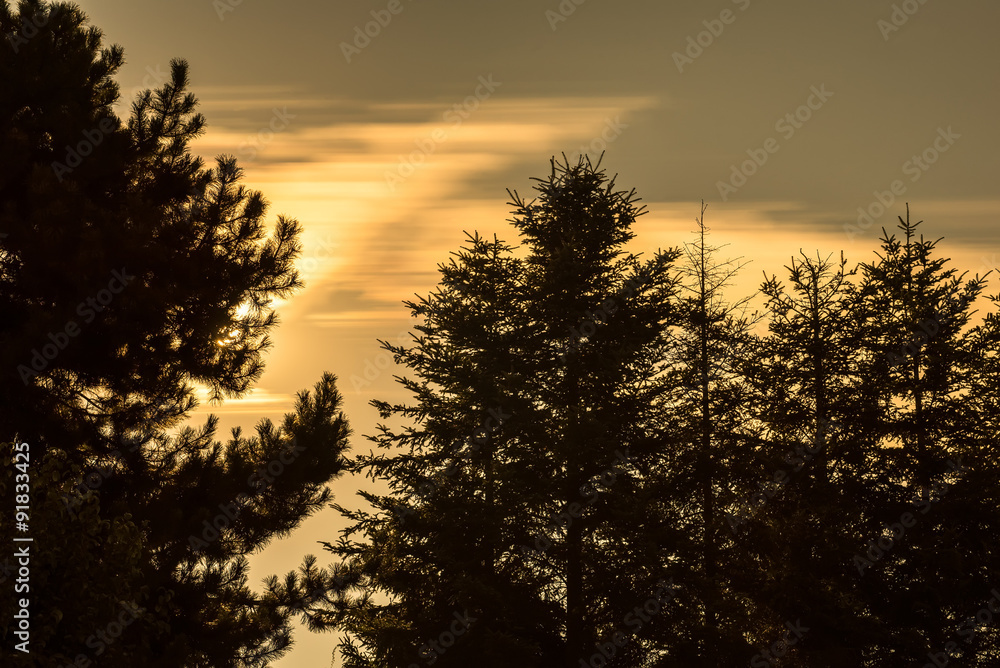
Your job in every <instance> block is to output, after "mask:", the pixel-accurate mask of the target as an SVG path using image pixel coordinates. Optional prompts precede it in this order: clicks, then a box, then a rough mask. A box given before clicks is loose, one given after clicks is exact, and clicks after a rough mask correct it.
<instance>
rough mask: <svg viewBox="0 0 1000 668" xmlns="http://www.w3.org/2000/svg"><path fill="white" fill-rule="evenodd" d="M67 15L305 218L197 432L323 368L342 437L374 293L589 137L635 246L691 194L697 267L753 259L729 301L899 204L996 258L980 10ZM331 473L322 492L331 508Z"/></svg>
mask: <svg viewBox="0 0 1000 668" xmlns="http://www.w3.org/2000/svg"><path fill="white" fill-rule="evenodd" d="M80 5H81V7H82V8H83V10H84V11H85V12H87V13H88V15H89V16H90V17H91V19H92V21H93V22H94V24H95V25H97V26H99V27H100V28H101V29H102V30H103V31H104V32H105V37H106V39H107V41H109V42H113V43H117V44H120V45H122V46H123V47H124V48H125V52H126V58H127V59H128V64H127V65H126V67H125V68H124V69H123V71H122V72H121V75H120V77H119V81H120V83H121V87H122V92H123V95H124V96H125V98H126V99H129V98H131V97H132V96H133V95H134V93H135V92H136V91H138V90H141V89H142V88H143V87H150V86H155V85H157V84H159V83H162V80H164V79H163V77H164V75H165V74H166V73H167V72H169V61H170V59H171V58H175V57H181V58H185V59H187V60H188V62H189V64H190V68H191V77H192V89H193V91H194V92H195V93H196V94H197V96H198V97H199V99H200V100H201V111H202V112H203V113H204V114H205V115H206V116H207V119H208V123H209V130H208V132H207V134H206V135H205V136H204V137H203V138H202V139H200V140H199V141H198V143H197V144H196V150H197V151H198V152H199V153H200V154H201V155H203V156H205V157H206V159H208V160H212V159H213V158H214V156H216V155H218V154H220V153H228V154H233V155H236V156H237V158H239V159H240V162H241V163H242V165H243V166H244V167H245V170H246V181H247V183H248V184H249V185H250V186H251V187H254V188H256V189H259V190H261V191H262V192H263V193H264V195H265V196H266V197H267V198H268V200H269V201H270V202H271V204H272V208H271V216H272V217H274V218H276V216H277V215H278V214H284V215H287V216H289V217H293V218H296V219H298V220H299V221H300V222H301V223H302V225H303V226H304V228H305V237H304V244H305V251H304V254H303V257H302V259H301V260H300V262H299V267H300V269H301V271H302V273H303V276H304V278H305V280H306V283H307V286H306V288H305V289H304V290H303V291H301V292H300V293H298V294H297V295H296V296H295V297H293V298H292V299H290V300H289V301H287V302H285V303H282V304H280V306H279V313H280V315H281V318H282V324H281V326H280V328H279V329H278V331H277V332H276V333H275V335H274V337H273V339H274V347H273V348H272V351H271V353H270V355H269V357H268V360H267V361H268V369H267V371H266V372H265V374H264V376H263V378H262V379H261V381H260V383H259V384H258V386H257V388H256V389H255V390H254V391H253V392H252V393H251V394H250V395H249V396H248V397H246V398H244V399H242V400H240V401H229V402H226V403H225V404H223V405H220V406H207V405H203V406H202V407H201V409H200V411H199V415H198V416H197V417H198V419H203V417H204V415H205V414H206V413H207V412H213V413H215V414H217V415H220V416H221V418H222V427H223V430H224V431H228V429H229V428H230V427H232V426H235V425H242V426H244V427H245V428H250V427H252V425H253V424H254V423H255V422H256V421H257V420H258V419H260V418H261V417H270V418H272V419H275V420H276V419H278V418H280V416H281V415H282V413H283V412H285V411H286V410H289V409H290V407H291V404H292V401H293V398H294V395H295V393H296V392H298V391H299V390H302V389H306V388H311V387H312V385H313V383H315V382H316V381H317V380H318V379H319V378H320V376H321V374H322V372H323V371H332V372H334V373H335V374H337V375H338V377H339V379H340V388H341V390H342V391H343V393H344V394H345V396H346V406H345V408H346V412H347V414H348V417H349V418H350V420H351V423H352V426H353V428H354V431H355V436H354V438H353V439H352V444H353V446H354V448H355V449H357V450H366V449H367V448H368V444H367V442H366V441H365V440H364V438H363V434H369V433H373V432H374V428H375V423H376V414H375V411H374V410H373V409H372V408H371V407H369V406H368V405H367V402H368V401H369V400H371V399H373V398H379V399H396V400H400V399H403V398H404V397H403V396H402V395H400V394H399V393H398V391H397V390H396V387H395V386H394V383H393V382H392V373H393V370H392V368H391V367H390V368H381V367H384V366H385V361H386V359H387V358H386V357H385V356H384V355H383V354H382V353H381V352H380V349H379V347H378V344H377V343H376V341H375V339H376V338H382V339H388V340H390V341H397V340H400V339H401V338H404V337H405V336H406V332H407V331H408V330H409V328H410V325H411V320H410V318H409V314H408V311H407V310H406V309H405V308H404V307H403V306H402V304H401V301H402V300H403V299H407V298H409V297H412V295H413V294H414V293H418V294H426V293H427V292H429V291H430V290H431V289H432V288H433V287H434V285H435V283H436V281H437V276H436V266H437V264H438V263H440V262H443V261H445V260H447V258H448V254H449V252H451V251H453V250H456V249H457V248H458V247H459V246H460V245H461V244H462V242H463V240H464V231H470V232H471V231H474V230H478V231H479V232H480V233H482V234H484V235H492V234H493V233H496V234H497V235H498V236H500V237H501V238H503V239H506V240H507V241H510V242H516V241H517V239H516V236H515V234H514V233H513V228H512V227H511V226H510V225H509V224H508V223H507V222H506V219H507V218H508V217H509V213H510V208H511V207H510V206H508V205H507V204H506V203H507V201H508V199H509V198H508V196H507V193H506V192H505V189H506V188H511V189H516V190H518V191H520V192H521V193H523V194H527V193H529V192H530V189H531V181H530V178H531V177H533V176H544V175H545V174H546V172H547V170H548V160H549V157H550V156H552V155H558V154H559V153H562V152H565V153H567V154H568V155H569V156H570V158H571V159H572V158H573V157H574V156H576V155H578V154H580V153H581V152H582V151H591V152H593V153H594V154H595V155H596V154H597V153H599V152H600V151H601V150H604V149H606V150H607V154H606V157H605V159H604V165H605V166H606V167H607V169H608V170H609V171H610V172H611V173H617V174H619V177H618V184H619V185H620V186H622V187H623V188H625V189H629V188H632V187H635V188H636V189H637V191H638V194H639V195H640V196H641V197H642V198H643V200H644V203H645V204H646V206H647V208H648V210H649V214H648V215H646V216H644V217H642V218H640V219H639V222H638V223H637V224H636V226H635V231H636V232H637V238H636V239H635V241H634V242H633V247H634V249H635V250H644V251H647V252H648V251H653V250H655V249H657V248H664V247H668V246H678V245H680V244H683V243H684V242H687V241H691V240H692V234H691V232H692V231H693V229H694V218H695V216H696V215H697V214H698V211H699V203H700V201H701V200H702V199H704V200H705V201H706V203H708V205H709V209H708V213H707V214H706V222H707V224H708V225H709V227H710V228H711V230H712V235H713V236H712V241H713V242H714V243H716V244H729V245H728V246H727V247H726V248H725V249H724V250H723V251H722V256H723V257H736V256H742V257H743V258H744V260H751V261H752V262H751V264H750V265H748V266H747V267H746V268H745V269H744V270H743V271H742V273H741V274H740V278H739V281H738V282H737V284H736V285H735V286H734V289H733V292H732V296H733V298H734V299H735V298H739V297H741V296H743V295H745V294H749V293H750V292H753V290H754V289H755V288H756V287H757V286H758V285H759V283H760V279H761V277H762V272H768V273H778V274H779V277H780V276H781V275H782V265H784V264H787V263H788V261H789V258H790V256H792V255H793V254H796V253H797V252H798V251H799V249H800V248H801V249H802V250H804V251H805V252H807V253H810V254H814V253H815V252H816V251H820V253H821V254H822V255H826V254H829V253H833V254H835V255H836V254H837V253H839V251H841V250H844V251H845V253H846V255H847V259H848V260H849V261H850V262H851V263H854V262H860V261H869V260H871V259H872V257H873V256H872V252H873V251H874V250H875V249H876V248H877V238H878V236H879V229H880V228H881V226H883V225H885V226H892V225H894V224H895V220H896V216H897V215H901V214H902V215H905V208H904V202H907V201H908V202H909V203H910V207H911V211H912V212H913V216H914V217H915V218H916V219H922V220H924V221H926V222H925V224H924V226H923V228H922V229H923V231H924V233H925V234H926V235H927V236H929V237H934V238H937V237H942V236H943V237H945V240H944V241H943V242H942V244H941V246H940V248H941V251H942V253H943V254H945V255H947V256H950V257H952V258H953V259H954V260H955V264H956V266H958V267H959V268H960V269H968V270H970V272H971V273H975V272H977V271H978V272H980V273H984V272H985V271H987V270H988V269H992V268H994V267H995V266H998V265H1000V260H998V257H1000V229H998V227H997V225H996V221H997V220H998V217H1000V194H998V192H997V187H996V183H995V177H996V174H997V173H998V169H997V167H998V155H1000V152H998V149H1000V128H998V126H997V123H996V109H997V107H998V102H1000V94H998V86H997V84H998V80H997V65H998V63H1000V42H998V41H997V40H996V37H995V30H996V26H997V25H1000V4H998V3H996V2H995V0H967V1H966V2H962V3H955V2H952V3H946V2H944V0H923V2H921V1H920V0H906V1H905V2H893V1H889V0H874V1H873V0H841V1H839V2H817V1H815V0H814V1H812V2H803V1H802V0H771V1H770V2H763V0H717V1H715V2H695V1H694V0H676V1H674V2H669V3H666V2H662V0H661V1H658V2H653V1H652V0H618V1H617V2H611V0H586V1H584V0H575V1H574V0H562V2H560V1H559V0H539V1H537V2H536V1H530V0H509V1H505V2H498V1H496V0H494V1H492V2H491V1H487V0H462V1H459V0H437V1H434V0H393V1H390V0H373V1H371V2H361V1H360V0H341V1H339V2H335V3H320V2H298V3H279V2H275V1H273V0H271V1H267V0H215V1H214V2H213V0H172V1H170V2H167V1H166V0H145V1H144V2H136V3H127V4H126V3H122V2H120V1H117V2H111V1H109V0H84V1H83V2H81V3H80ZM570 10H572V11H570ZM393 11H395V13H393ZM372 12H374V14H372ZM379 20H381V24H380V23H378V21H379ZM373 21H375V22H376V23H372V22H373ZM366 28H367V29H368V31H369V33H370V35H374V36H365V37H361V36H359V34H361V35H363V33H364V31H365V29H366ZM366 38H367V41H366ZM747 161H750V162H747ZM734 173H735V174H736V175H735V176H734ZM722 184H727V185H722ZM893 190H895V192H893ZM879 200H882V202H885V203H888V206H887V207H882V205H881V204H879ZM859 208H861V209H862V210H863V211H864V210H867V211H868V212H869V213H870V214H871V216H872V219H871V222H870V223H867V222H866V228H865V229H862V228H861V227H860V226H858V223H857V221H858V218H859ZM880 209H881V210H880ZM851 226H854V227H853V228H852V227H851ZM991 285H992V287H991V291H992V292H994V293H995V292H996V291H997V288H996V285H997V282H996V281H994V282H993V283H992V284H991ZM366 370H367V373H368V379H370V382H368V380H367V379H366V378H365V374H366ZM352 379H353V381H354V382H352ZM363 380H364V381H365V382H364V383H363V382H361V381H363ZM356 485H357V482H356V481H353V480H343V481H341V482H339V483H338V484H337V485H336V486H335V491H336V494H337V498H338V501H340V502H342V503H345V505H352V504H353V498H352V494H353V491H354V489H355V488H356ZM340 526H341V523H340V522H339V518H338V517H337V515H336V514H335V513H334V512H333V511H326V512H323V513H321V514H319V515H317V516H315V517H313V518H311V519H310V520H308V521H307V522H305V523H304V524H303V526H302V527H301V528H300V529H299V530H298V531H296V532H295V533H294V534H293V535H292V536H291V537H289V538H287V539H285V540H283V541H280V542H278V543H275V544H273V545H271V546H268V547H267V548H266V549H265V550H264V551H263V552H262V553H260V554H259V555H256V556H255V557H254V558H253V559H252V560H251V564H252V569H253V570H252V574H253V576H254V577H263V576H265V575H267V574H270V573H278V574H282V573H284V572H286V571H288V570H291V569H293V568H295V567H296V566H297V565H298V564H299V563H300V562H301V557H302V555H304V554H305V553H307V552H312V553H316V554H318V555H319V554H321V551H320V549H319V547H318V545H317V544H316V541H318V540H332V539H334V538H335V537H336V535H335V534H336V530H337V529H338V528H339V527H340ZM321 561H325V560H324V559H322V558H321ZM295 641H296V646H295V648H294V649H293V651H292V652H291V653H290V654H289V655H288V656H287V657H286V658H285V659H283V660H282V661H280V662H278V663H277V664H276V665H278V666H281V667H283V668H287V667H289V666H327V665H337V664H335V663H334V664H331V663H330V661H331V653H332V651H333V648H334V644H335V639H334V636H332V635H316V634H311V633H308V632H307V631H305V630H304V629H300V630H299V631H298V632H297V634H296V636H295ZM415 660H416V653H415Z"/></svg>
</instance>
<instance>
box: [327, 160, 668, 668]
mask: <svg viewBox="0 0 1000 668" xmlns="http://www.w3.org/2000/svg"><path fill="white" fill-rule="evenodd" d="M538 181H539V183H538V185H537V186H536V189H537V190H538V191H539V193H540V197H539V199H538V200H537V201H532V202H526V201H524V200H523V199H522V198H521V197H519V196H518V195H517V194H516V193H512V194H511V196H512V198H513V201H512V205H513V206H514V207H515V212H514V219H513V221H512V222H513V223H514V226H515V228H516V229H517V230H518V231H519V232H520V233H521V235H522V237H523V238H524V240H525V244H526V246H527V255H526V256H524V257H523V258H518V257H516V256H515V255H514V254H513V250H514V249H512V248H511V247H509V246H508V245H506V244H504V243H503V242H501V241H498V240H496V239H494V240H493V241H486V240H484V239H482V238H481V237H478V236H471V237H470V238H469V242H468V245H467V246H466V247H464V248H463V249H462V250H461V251H460V252H459V253H457V254H456V257H455V258H454V259H453V260H452V261H451V262H450V263H449V264H447V265H443V266H441V274H442V280H441V284H440V286H439V288H438V290H437V291H436V292H434V293H432V295H430V296H428V297H426V298H422V299H421V300H420V301H419V302H410V303H408V304H407V305H408V307H409V308H410V310H411V311H412V312H413V313H414V315H416V316H422V317H423V318H424V322H423V323H422V324H420V325H417V326H416V330H417V332H418V334H416V335H415V338H414V343H413V345H412V346H393V345H390V344H388V343H383V346H384V347H385V348H386V349H387V350H390V351H392V352H393V353H394V354H395V355H396V357H397V360H399V361H401V362H402V363H403V364H405V365H406V366H407V367H408V368H409V369H410V370H412V371H413V372H414V373H415V374H416V377H415V378H409V377H407V378H401V379H400V382H401V383H402V384H403V385H404V386H405V387H406V388H407V389H408V390H410V391H411V392H413V394H414V395H415V398H416V403H415V404H414V405H398V406H397V405H389V404H386V403H384V402H373V403H374V405H375V406H377V407H378V408H379V410H380V412H381V414H382V417H383V418H389V417H392V416H397V417H401V418H405V419H406V421H407V422H412V424H411V425H410V426H407V427H405V428H403V429H401V430H393V429H390V428H389V427H387V426H383V427H381V428H380V433H379V434H378V435H376V436H373V437H371V439H372V440H373V441H374V442H376V443H377V444H378V445H379V446H380V448H382V449H385V450H388V451H389V452H388V453H385V454H383V453H379V454H377V455H376V454H372V455H369V456H361V457H358V458H357V460H356V461H355V464H354V466H355V469H356V470H357V471H358V472H362V471H363V472H365V473H366V474H367V475H370V476H372V477H374V478H378V479H383V480H385V481H386V482H387V484H388V485H389V486H390V488H391V490H392V493H391V494H389V495H385V496H376V495H372V494H364V496H365V498H366V499H367V500H368V501H369V502H370V503H371V505H372V506H373V510H372V511H359V512H350V511H348V510H347V509H343V508H342V509H341V510H342V512H344V513H345V515H347V516H348V517H349V518H350V519H351V520H353V521H354V524H353V525H352V526H351V527H350V528H349V529H348V530H346V531H345V533H344V535H343V536H342V538H341V540H340V542H338V543H336V544H329V543H328V544H327V546H328V548H329V549H330V550H331V551H332V552H333V553H334V554H336V555H338V556H340V557H342V558H343V559H344V564H343V568H344V569H345V570H347V571H349V572H350V573H351V583H350V586H349V587H347V589H348V590H349V591H350V593H351V595H350V596H345V597H343V598H342V599H341V600H339V601H337V604H336V605H332V606H328V607H327V608H326V609H325V610H317V611H315V613H314V614H313V620H314V623H315V624H316V625H317V626H324V625H334V624H335V625H340V626H341V628H344V629H345V630H347V631H348V633H349V638H348V640H347V641H346V642H345V643H344V644H343V645H342V651H343V654H344V656H345V660H346V664H345V665H349V666H374V665H409V664H410V663H419V661H420V660H421V659H425V660H431V659H433V660H434V661H435V662H439V663H440V665H456V666H457V665H468V662H469V661H471V660H475V661H476V662H477V663H479V664H482V663H486V664H487V665H491V666H505V665H511V664H512V663H515V664H517V665H525V666H552V665H560V666H574V667H575V666H578V665H579V664H580V662H581V661H586V660H589V659H590V657H591V656H592V655H593V654H594V653H595V651H596V650H595V645H596V644H600V643H607V642H609V640H610V638H611V637H613V636H614V634H616V633H619V634H621V633H622V632H623V631H624V630H625V629H624V628H623V625H622V619H623V617H625V616H626V614H627V613H628V611H630V610H631V609H632V608H634V607H635V605H636V604H637V603H639V604H642V603H643V602H644V601H645V600H646V599H648V598H649V597H650V595H651V592H653V591H655V590H657V589H659V590H661V594H663V595H665V592H666V590H665V589H664V587H663V585H661V584H658V582H657V581H658V580H659V579H660V577H661V575H662V574H661V573H660V572H659V569H658V564H656V563H649V562H648V561H647V560H646V559H645V558H644V557H645V556H646V555H648V553H649V551H650V548H651V544H650V541H649V539H648V537H647V535H646V533H645V532H644V531H643V530H642V528H643V526H644V525H645V523H647V522H648V521H649V519H650V518H649V514H650V512H651V509H652V507H653V504H652V500H647V502H646V503H636V502H635V496H636V495H641V494H646V496H647V497H648V493H645V492H643V491H642V489H643V486H644V485H645V480H646V479H647V478H648V476H649V475H651V470H652V468H653V465H654V463H655V458H656V454H657V448H658V447H659V445H660V444H661V443H662V439H661V438H660V432H659V426H658V421H657V419H656V418H657V415H656V412H657V408H656V407H657V403H658V401H659V400H658V396H659V395H660V394H661V393H662V386H661V385H660V384H658V383H657V382H656V377H657V375H658V374H659V372H660V369H659V368H658V364H657V360H659V359H660V358H661V357H662V354H663V350H664V349H665V345H666V339H665V337H664V336H663V333H662V326H663V325H664V324H665V323H668V322H670V319H671V318H672V317H673V315H672V309H673V308H674V306H673V300H672V299H671V298H670V296H671V294H672V292H673V290H674V289H675V282H676V279H675V277H674V276H673V274H672V272H671V271H670V266H671V263H672V262H673V260H674V259H675V258H676V256H677V254H678V252H677V251H664V252H662V253H659V254H658V255H657V256H656V257H655V258H653V259H652V260H650V261H648V262H641V261H640V260H639V259H638V258H637V257H635V256H633V255H626V254H624V253H623V251H622V249H621V246H622V245H623V244H624V243H625V242H627V241H628V240H629V239H630V238H631V237H632V233H631V231H630V230H629V227H630V225H631V223H632V221H633V220H634V219H635V217H636V216H638V215H640V214H641V209H639V208H638V207H637V206H636V205H635V197H634V193H631V192H620V191H616V190H615V189H614V182H613V180H611V181H609V180H608V178H607V176H606V175H605V174H604V173H603V172H602V171H599V168H598V166H596V165H592V164H591V163H590V162H589V161H581V162H580V163H578V164H575V165H570V164H569V163H568V162H566V163H556V162H555V161H553V164H552V171H551V173H550V175H549V176H548V178H546V179H539V180H538ZM390 454H391V455H392V456H390ZM355 535H357V536H359V537H358V538H355ZM633 567H634V568H633ZM384 595H385V596H388V601H383V599H382V598H381V597H382V596H384ZM456 614H458V615H460V616H462V617H463V619H465V618H466V617H465V616H468V618H474V619H475V622H474V624H473V625H472V626H471V627H470V628H469V629H467V630H463V633H462V634H461V635H460V637H459V634H457V633H456V634H455V635H456V637H453V638H452V637H448V636H444V635H442V634H444V633H446V632H448V631H449V624H450V622H452V621H453V620H454V619H455V615H456ZM648 632H649V629H648V628H647V629H646V632H645V634H646V635H648ZM643 637H644V634H641V633H640V634H636V637H634V638H631V639H630V640H629V642H628V643H627V644H626V645H625V646H624V647H623V648H621V649H616V652H617V653H618V655H619V657H620V660H625V661H628V662H629V664H628V665H639V663H640V662H641V660H642V657H643V655H644V653H645V649H644V647H643V642H642V638H643ZM612 646H614V645H612ZM623 665H624V664H623Z"/></svg>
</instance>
